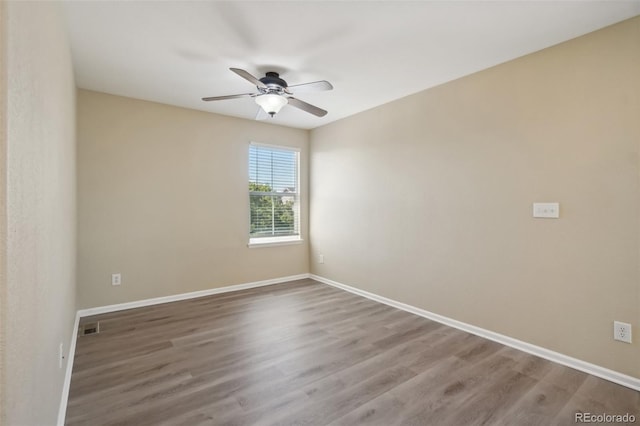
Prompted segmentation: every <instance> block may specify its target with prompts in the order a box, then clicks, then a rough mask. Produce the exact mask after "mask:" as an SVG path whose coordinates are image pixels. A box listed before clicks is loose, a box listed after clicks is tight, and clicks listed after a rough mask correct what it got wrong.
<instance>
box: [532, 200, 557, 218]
mask: <svg viewBox="0 0 640 426" xmlns="http://www.w3.org/2000/svg"><path fill="white" fill-rule="evenodd" d="M533 217H542V218H546V219H557V218H559V217H560V203H533Z"/></svg>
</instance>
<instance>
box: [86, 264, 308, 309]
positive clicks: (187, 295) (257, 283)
mask: <svg viewBox="0 0 640 426" xmlns="http://www.w3.org/2000/svg"><path fill="white" fill-rule="evenodd" d="M309 277H310V274H299V275H290V276H288V277H280V278H273V279H270V280H262V281H254V282H250V283H244V284H236V285H230V286H226V287H217V288H211V289H207V290H200V291H192V292H190V293H180V294H174V295H171V296H163V297H154V298H153V299H143V300H136V301H133V302H126V303H118V304H115V305H107V306H98V307H96V308H88V309H80V310H79V311H78V313H79V314H80V317H88V316H91V315H99V314H106V313H109V312H117V311H124V310H126V309H133V308H142V307H144V306H151V305H160V304H162V303H169V302H177V301H179V300H187V299H195V298H197V297H203V296H211V295H212V294H220V293H229V292H231V291H238V290H247V289H250V288H256V287H264V286H267V285H273V284H280V283H284V282H287V281H295V280H302V279H305V278H309Z"/></svg>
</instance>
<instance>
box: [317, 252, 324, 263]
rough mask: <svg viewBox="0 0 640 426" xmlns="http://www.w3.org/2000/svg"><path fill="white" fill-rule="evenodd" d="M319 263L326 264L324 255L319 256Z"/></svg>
mask: <svg viewBox="0 0 640 426" xmlns="http://www.w3.org/2000/svg"><path fill="white" fill-rule="evenodd" d="M318 263H324V254H321V255H318Z"/></svg>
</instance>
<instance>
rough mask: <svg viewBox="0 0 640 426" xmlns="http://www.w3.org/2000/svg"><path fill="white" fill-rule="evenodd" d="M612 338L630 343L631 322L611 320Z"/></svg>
mask: <svg viewBox="0 0 640 426" xmlns="http://www.w3.org/2000/svg"><path fill="white" fill-rule="evenodd" d="M613 339H614V340H619V341H621V342H625V343H631V324H627V323H626V322H620V321H614V322H613Z"/></svg>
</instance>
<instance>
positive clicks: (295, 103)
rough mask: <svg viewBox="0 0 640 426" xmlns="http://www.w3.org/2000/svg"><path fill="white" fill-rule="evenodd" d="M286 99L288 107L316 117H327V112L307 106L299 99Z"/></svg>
mask: <svg viewBox="0 0 640 426" xmlns="http://www.w3.org/2000/svg"><path fill="white" fill-rule="evenodd" d="M287 99H288V100H289V105H291V106H294V107H296V108H299V109H301V110H303V111H306V112H308V113H310V114H313V115H315V116H317V117H324V116H325V115H327V111H325V110H323V109H321V108H318V107H317V106H313V105H311V104H308V103H306V102H305V101H301V100H300V99H296V98H292V97H289V98H287Z"/></svg>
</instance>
